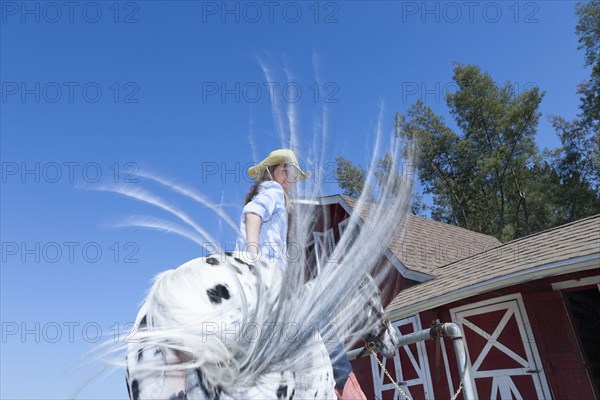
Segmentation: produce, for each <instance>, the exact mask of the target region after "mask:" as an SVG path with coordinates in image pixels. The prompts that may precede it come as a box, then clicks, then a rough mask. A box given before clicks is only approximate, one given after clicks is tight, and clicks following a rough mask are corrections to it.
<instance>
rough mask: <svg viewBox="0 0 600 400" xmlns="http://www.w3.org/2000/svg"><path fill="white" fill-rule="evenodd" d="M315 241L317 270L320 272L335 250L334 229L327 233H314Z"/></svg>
mask: <svg viewBox="0 0 600 400" xmlns="http://www.w3.org/2000/svg"><path fill="white" fill-rule="evenodd" d="M313 239H314V244H315V260H316V264H317V268H318V269H319V270H320V269H321V267H322V266H323V264H324V263H325V262H326V261H327V259H328V258H329V256H330V255H331V253H333V250H334V249H335V239H334V237H333V229H328V230H327V231H325V232H313Z"/></svg>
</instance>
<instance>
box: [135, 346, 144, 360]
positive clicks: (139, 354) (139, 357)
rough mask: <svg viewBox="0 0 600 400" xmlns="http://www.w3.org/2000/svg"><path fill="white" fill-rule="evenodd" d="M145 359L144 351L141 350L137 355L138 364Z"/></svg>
mask: <svg viewBox="0 0 600 400" xmlns="http://www.w3.org/2000/svg"><path fill="white" fill-rule="evenodd" d="M143 357H144V350H142V349H139V350H138V353H137V360H138V362H140V361H142V358H143Z"/></svg>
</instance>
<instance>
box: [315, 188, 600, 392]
mask: <svg viewBox="0 0 600 400" xmlns="http://www.w3.org/2000/svg"><path fill="white" fill-rule="evenodd" d="M305 204H313V205H315V206H319V207H322V212H324V213H327V217H328V218H324V219H323V220H325V221H327V222H326V225H327V226H319V227H316V228H315V232H314V234H313V238H314V241H313V244H314V246H315V249H316V250H317V251H316V253H318V252H319V251H320V249H323V248H324V249H326V250H327V249H330V248H333V244H334V243H335V242H336V241H337V240H338V239H339V235H340V232H342V231H343V229H344V227H345V223H344V221H345V220H346V219H347V218H348V217H349V216H350V214H351V213H352V211H353V206H354V205H355V204H356V201H355V200H353V199H351V198H348V197H345V196H339V195H336V196H329V197H325V198H322V199H320V200H318V201H314V202H313V201H306V202H305ZM367 211H368V210H365V212H367ZM406 224H407V226H406V228H407V229H406V230H405V235H404V237H402V236H401V232H402V229H400V228H399V229H398V231H397V234H396V235H394V237H393V238H392V242H391V245H390V247H389V249H388V251H387V252H386V255H385V256H384V257H383V258H384V259H383V260H381V261H380V263H381V264H384V265H387V266H388V267H391V268H389V270H390V273H389V279H386V287H384V288H382V289H383V290H384V293H387V296H388V297H387V300H388V301H390V302H389V305H388V306H387V308H386V311H387V314H388V316H389V318H390V321H391V322H392V325H393V326H394V327H396V328H397V329H399V330H400V332H401V333H402V334H408V333H412V332H417V331H420V330H422V329H425V328H428V327H430V326H431V325H432V324H433V323H434V322H436V321H437V322H439V321H441V322H454V323H456V324H458V325H459V326H460V327H461V329H462V331H463V334H464V336H463V337H464V342H465V346H466V349H467V366H466V367H467V369H468V371H469V375H470V377H471V378H470V383H471V385H472V387H473V390H474V392H475V393H476V396H477V397H478V398H480V399H512V398H514V399H599V398H600V390H599V388H600V340H599V339H598V338H599V337H600V290H599V289H600V216H595V217H590V218H586V219H583V220H580V221H576V222H574V223H570V224H567V225H563V226H560V227H557V228H554V229H551V230H548V231H544V232H540V233H537V234H534V235H531V236H528V237H524V238H521V239H518V240H514V241H511V242H508V243H504V244H501V243H500V242H499V241H498V240H497V239H495V238H493V237H491V236H488V235H483V234H479V233H476V232H471V231H469V230H466V229H463V228H459V227H456V226H452V225H447V224H443V223H439V222H436V221H431V220H428V219H425V218H420V217H415V216H409V217H408V218H407V220H406ZM323 246H325V247H323ZM316 262H317V263H318V260H316ZM386 304H387V302H386ZM437 346H438V345H437V344H436V343H435V342H434V341H432V340H428V341H426V342H419V343H416V344H412V345H408V346H403V347H402V348H401V349H400V351H399V354H398V355H397V356H396V357H395V358H394V359H393V360H383V361H384V364H385V365H386V369H387V370H388V371H389V373H390V374H391V375H392V377H393V378H394V379H395V380H396V381H397V382H399V383H400V385H401V387H402V389H403V390H404V391H405V392H406V393H407V394H408V395H409V396H410V397H411V398H413V399H434V398H439V399H449V398H450V397H451V396H452V395H453V394H454V393H455V392H456V390H457V389H458V386H459V382H460V378H459V373H458V367H457V362H456V357H455V354H454V350H453V347H452V345H451V342H450V340H449V339H445V340H442V342H441V344H440V345H439V348H437ZM436 360H437V361H436ZM352 364H353V367H354V370H355V373H356V374H357V377H358V379H359V381H360V383H361V386H362V387H363V390H364V392H365V394H366V395H367V397H368V398H379V399H398V398H402V396H401V395H400V394H399V393H398V392H397V391H396V389H395V387H394V384H393V383H392V382H391V381H389V379H388V378H387V377H386V376H385V375H384V373H383V371H381V369H380V367H379V365H378V363H377V362H376V361H375V360H374V359H372V358H369V357H364V358H362V359H359V360H353V361H352ZM459 398H462V395H461V397H459Z"/></svg>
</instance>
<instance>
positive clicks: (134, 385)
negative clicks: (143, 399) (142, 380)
mask: <svg viewBox="0 0 600 400" xmlns="http://www.w3.org/2000/svg"><path fill="white" fill-rule="evenodd" d="M139 398H140V386H139V383H138V381H137V379H134V380H133V382H131V399H132V400H138V399H139Z"/></svg>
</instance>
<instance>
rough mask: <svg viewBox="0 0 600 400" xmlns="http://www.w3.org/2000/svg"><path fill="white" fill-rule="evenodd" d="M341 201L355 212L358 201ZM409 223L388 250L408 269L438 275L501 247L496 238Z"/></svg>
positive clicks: (423, 221)
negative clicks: (442, 269)
mask: <svg viewBox="0 0 600 400" xmlns="http://www.w3.org/2000/svg"><path fill="white" fill-rule="evenodd" d="M341 197H342V199H343V200H344V201H345V202H346V203H347V204H348V205H349V206H350V207H351V208H352V209H354V208H355V207H356V205H357V200H356V199H353V198H351V197H348V196H341ZM369 208H370V207H369V204H368V203H367V204H365V206H364V207H363V208H362V210H361V218H363V219H365V218H366V217H367V215H368V213H369ZM406 223H407V226H406V230H404V232H403V229H402V227H400V226H399V227H398V229H396V231H395V232H394V236H393V238H392V241H391V243H390V246H389V248H390V250H391V251H392V253H393V254H394V255H395V256H396V257H397V258H398V259H399V260H400V261H401V262H402V264H404V265H405V266H406V267H407V268H409V269H411V270H413V271H418V272H424V273H427V274H430V275H437V274H436V272H435V271H436V270H437V269H438V268H440V267H442V266H444V265H446V264H449V263H451V262H454V261H457V260H460V259H463V258H466V257H471V256H473V255H474V254H477V253H481V252H483V251H484V250H488V249H491V248H494V247H498V246H500V245H501V243H500V241H499V240H498V239H496V238H495V237H493V236H489V235H484V234H482V233H477V232H473V231H470V230H468V229H464V228H460V227H458V226H454V225H449V224H444V223H442V222H438V221H433V220H430V219H427V218H422V217H417V216H415V215H408V216H407V219H406ZM402 235H404V237H402Z"/></svg>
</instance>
